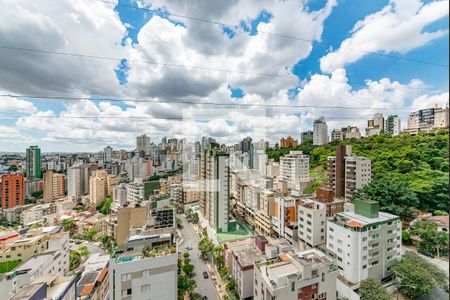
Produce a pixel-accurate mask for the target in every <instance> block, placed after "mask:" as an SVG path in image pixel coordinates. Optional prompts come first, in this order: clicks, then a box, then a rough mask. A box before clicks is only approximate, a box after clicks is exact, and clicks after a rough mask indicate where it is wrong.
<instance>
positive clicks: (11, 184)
mask: <svg viewBox="0 0 450 300" xmlns="http://www.w3.org/2000/svg"><path fill="white" fill-rule="evenodd" d="M1 179H2V182H1V184H2V185H1V190H2V193H1V195H2V209H9V208H14V207H16V206H18V205H24V204H25V186H24V176H23V174H22V173H16V174H13V173H12V174H4V175H2V176H1Z"/></svg>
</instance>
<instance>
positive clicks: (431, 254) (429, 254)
mask: <svg viewBox="0 0 450 300" xmlns="http://www.w3.org/2000/svg"><path fill="white" fill-rule="evenodd" d="M419 253H420V254H422V255H425V256H428V257H431V258H434V254H433V253H431V252H427V251H419Z"/></svg>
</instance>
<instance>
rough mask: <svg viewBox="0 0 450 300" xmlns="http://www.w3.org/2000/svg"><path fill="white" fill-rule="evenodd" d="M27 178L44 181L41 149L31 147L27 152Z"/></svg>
mask: <svg viewBox="0 0 450 300" xmlns="http://www.w3.org/2000/svg"><path fill="white" fill-rule="evenodd" d="M25 166H26V171H25V173H26V176H27V178H29V179H32V180H35V179H42V169H41V148H39V147H38V146H30V147H29V148H27V150H26V163H25Z"/></svg>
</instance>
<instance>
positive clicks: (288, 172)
mask: <svg viewBox="0 0 450 300" xmlns="http://www.w3.org/2000/svg"><path fill="white" fill-rule="evenodd" d="M280 179H281V180H285V181H287V182H288V185H289V186H290V187H295V186H296V185H297V184H299V183H306V182H309V156H308V155H306V154H303V152H302V151H290V152H289V154H286V155H283V156H282V157H280Z"/></svg>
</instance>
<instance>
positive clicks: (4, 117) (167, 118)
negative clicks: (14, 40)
mask: <svg viewBox="0 0 450 300" xmlns="http://www.w3.org/2000/svg"><path fill="white" fill-rule="evenodd" d="M19 118H35V119H46V118H48V119H124V120H133V119H135V120H148V121H152V120H178V121H186V120H188V121H189V120H197V121H200V120H213V119H231V118H220V117H218V118H216V117H209V118H204V117H198V118H193V117H187V118H184V117H164V118H154V117H152V116H146V117H139V116H74V115H70V116H68V115H59V116H57V115H49V116H38V115H0V119H19ZM299 118H300V119H305V120H314V119H317V118H315V117H299ZM324 118H325V120H327V121H329V120H331V121H338V120H367V119H368V118H370V117H340V118H339V117H326V116H325V117H324Z"/></svg>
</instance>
